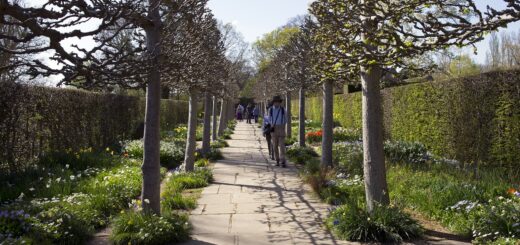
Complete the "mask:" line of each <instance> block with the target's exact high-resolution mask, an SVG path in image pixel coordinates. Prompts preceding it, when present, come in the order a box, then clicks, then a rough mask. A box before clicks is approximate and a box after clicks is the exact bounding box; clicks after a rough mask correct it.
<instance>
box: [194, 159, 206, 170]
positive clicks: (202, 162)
mask: <svg viewBox="0 0 520 245" xmlns="http://www.w3.org/2000/svg"><path fill="white" fill-rule="evenodd" d="M208 166H209V160H208V159H206V158H201V159H199V160H197V161H196V162H195V167H198V168H205V167H208Z"/></svg>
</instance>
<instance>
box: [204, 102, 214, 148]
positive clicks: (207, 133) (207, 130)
mask: <svg viewBox="0 0 520 245" xmlns="http://www.w3.org/2000/svg"><path fill="white" fill-rule="evenodd" d="M211 104H212V103H211V95H210V94H209V93H208V92H206V93H205V94H204V125H203V126H204V128H203V132H202V154H203V155H206V154H208V153H209V152H210V150H211V147H210V144H211V112H212V111H213V107H212V106H211Z"/></svg>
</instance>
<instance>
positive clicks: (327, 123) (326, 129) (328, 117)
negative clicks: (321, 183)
mask: <svg viewBox="0 0 520 245" xmlns="http://www.w3.org/2000/svg"><path fill="white" fill-rule="evenodd" d="M333 86H334V85H333V83H332V81H331V80H327V81H325V82H324V83H323V123H322V124H323V126H322V132H323V137H322V144H321V151H322V153H321V166H322V167H324V168H327V167H332V143H333V140H334V139H333V135H332V134H333V128H334V118H333V96H334V94H333Z"/></svg>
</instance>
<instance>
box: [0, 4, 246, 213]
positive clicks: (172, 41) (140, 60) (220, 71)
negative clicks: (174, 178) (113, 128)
mask: <svg viewBox="0 0 520 245" xmlns="http://www.w3.org/2000/svg"><path fill="white" fill-rule="evenodd" d="M206 5H207V0H171V1H161V0H149V1H138V0H124V1H119V0H118V1H112V0H109V1H97V0H94V1H85V0H71V1H61V0H48V1H46V2H45V3H44V4H42V5H40V6H32V7H27V6H26V5H25V4H24V3H23V2H20V1H11V0H0V29H2V30H8V31H5V32H4V31H2V32H1V33H0V37H1V40H2V42H0V56H1V58H2V59H1V60H2V63H0V74H14V73H16V74H20V75H21V76H25V77H26V78H28V79H34V78H39V77H49V76H60V77H61V80H60V81H59V83H58V85H72V86H76V87H80V88H85V89H101V90H108V91H112V90H113V88H123V89H131V88H140V89H145V91H146V113H145V119H144V121H145V130H144V159H143V165H142V171H143V187H142V195H141V198H142V201H143V202H142V203H143V209H144V210H145V211H146V212H153V213H156V214H160V210H161V208H160V172H159V170H160V164H159V149H160V127H159V126H160V125H159V123H160V121H159V119H160V117H159V116H160V115H159V112H160V103H161V98H166V97H168V96H169V95H170V94H171V93H179V92H185V93H188V94H189V97H190V103H189V105H190V117H189V125H188V126H189V130H188V131H189V135H188V140H187V149H186V157H185V163H184V166H185V169H186V170H187V171H191V170H193V168H194V167H193V165H194V154H195V145H196V142H195V130H196V126H197V125H196V123H197V120H196V115H197V102H198V99H199V96H200V95H201V94H203V95H204V100H205V103H204V104H205V112H206V113H205V120H204V122H205V133H204V142H205V143H204V151H205V152H207V151H209V140H210V135H209V134H210V133H209V132H210V127H209V125H210V124H211V122H210V119H209V118H211V115H213V116H214V117H213V118H214V121H213V125H215V126H216V114H217V111H218V110H217V106H218V102H220V104H221V110H220V113H221V117H220V120H221V121H220V123H219V124H220V128H219V129H215V128H213V131H214V132H217V131H218V132H220V133H222V132H223V130H224V128H225V127H226V120H227V119H229V116H227V115H228V114H227V112H229V111H231V109H230V108H229V106H232V104H231V103H230V101H231V100H232V99H234V98H236V96H237V93H238V89H239V88H238V86H237V80H239V79H241V78H242V76H243V73H244V72H245V70H246V68H244V67H245V62H244V61H243V59H244V57H243V56H241V55H239V54H237V52H238V53H239V52H243V51H242V50H241V49H244V48H243V47H241V48H238V47H236V46H237V44H238V43H240V42H239V41H237V36H236V35H233V34H230V33H231V32H233V29H232V28H230V26H225V25H222V24H219V23H218V22H217V21H216V19H215V18H214V16H213V15H212V14H211V11H210V10H209V9H208V8H207V6H206ZM93 22H94V23H96V24H95V26H96V28H94V29H93V30H85V29H84V28H82V25H85V24H92V23H93ZM85 38H92V39H93V42H92V44H91V47H88V48H86V47H81V46H79V45H74V44H73V45H71V46H66V45H65V44H64V43H65V42H64V41H67V40H70V39H79V40H81V39H85ZM238 39H240V38H239V37H238ZM230 47H233V48H230ZM226 48H228V49H226ZM43 54H51V56H50V57H49V58H48V59H45V60H42V59H41V57H42V55H43ZM2 76H4V75H2ZM212 102H213V104H214V105H213V106H212ZM213 108H214V109H213ZM217 136H218V134H216V133H215V134H214V139H215V138H217Z"/></svg>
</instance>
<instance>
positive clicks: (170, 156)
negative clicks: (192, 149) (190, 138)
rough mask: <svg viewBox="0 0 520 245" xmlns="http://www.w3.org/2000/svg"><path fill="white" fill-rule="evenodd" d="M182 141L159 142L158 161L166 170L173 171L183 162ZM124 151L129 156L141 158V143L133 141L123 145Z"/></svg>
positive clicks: (142, 151)
mask: <svg viewBox="0 0 520 245" xmlns="http://www.w3.org/2000/svg"><path fill="white" fill-rule="evenodd" d="M184 144H185V143H184V141H175V142H165V141H161V150H160V161H161V166H163V167H165V168H167V169H175V168H177V167H179V166H180V165H181V164H182V162H183V161H184V152H185V145H184ZM124 149H125V151H126V152H127V153H128V155H129V156H131V157H135V158H142V157H143V155H144V148H143V141H142V140H134V141H129V142H127V143H126V144H125V148H124Z"/></svg>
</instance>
